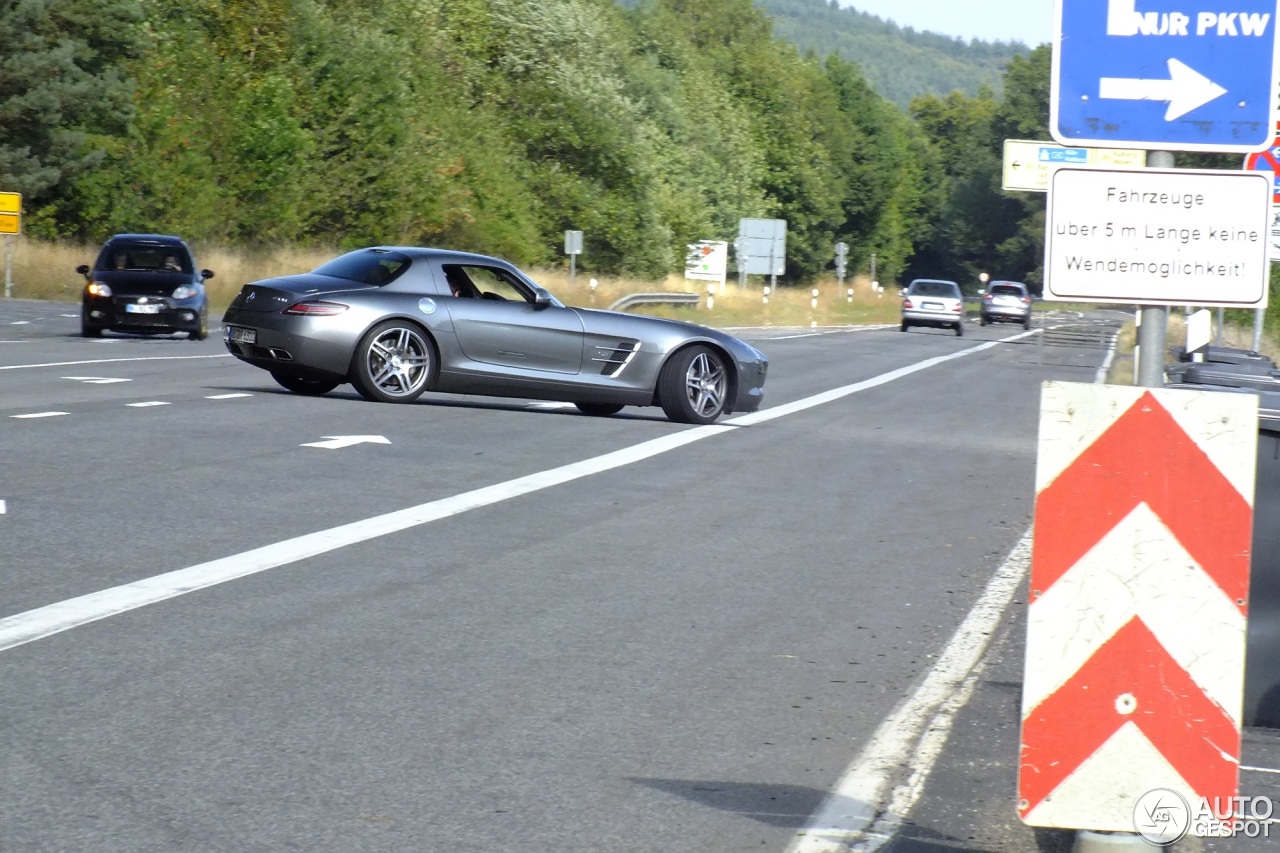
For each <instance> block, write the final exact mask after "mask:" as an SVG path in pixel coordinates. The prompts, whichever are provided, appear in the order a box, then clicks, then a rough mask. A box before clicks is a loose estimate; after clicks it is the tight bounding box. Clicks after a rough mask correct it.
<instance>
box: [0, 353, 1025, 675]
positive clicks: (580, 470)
mask: <svg viewBox="0 0 1280 853" xmlns="http://www.w3.org/2000/svg"><path fill="white" fill-rule="evenodd" d="M1019 337H1020V336H1019ZM1011 340H1012V339H1011ZM998 343H1000V342H999V341H994V342H991V343H988V344H983V345H982V346H979V347H973V348H972V349H969V350H965V351H963V352H961V353H955V354H952V355H949V356H943V357H940V358H931V359H928V360H927V361H922V362H920V363H919V364H917V365H912V366H909V367H906V368H901V369H899V370H895V371H892V372H891V373H886V374H883V376H881V377H876V378H875V379H870V380H867V381H866V382H859V383H857V384H856V385H847V386H845V387H844V388H838V389H836V390H835V391H833V392H832V391H829V392H826V393H825V394H818V395H816V396H815V397H810V398H807V399H806V400H799V401H796V402H794V403H790V404H788V405H785V406H779V407H778V409H776V410H775V409H768V410H766V411H765V412H757V413H756V414H754V415H745V416H743V417H739V418H735V419H734V420H732V421H728V422H727V423H723V424H710V425H708V426H701V427H694V428H692V429H687V430H683V431H681V432H677V433H673V434H671V435H666V436H663V437H661V438H655V439H651V440H649V441H645V442H641V443H640V444H636V445H632V446H631V447H625V448H623V449H621V450H615V451H613V452H611V453H605V454H603V455H601V456H596V457H593V458H591V459H584V460H582V461H580V462H573V463H570V464H568V465H562V466H561V467H559V468H552V469H549V470H547V471H541V472H538V473H536V474H529V475H528V476H525V477H518V478H516V479H514V480H508V481H507V482H505V483H498V484H496V485H493V486H485V487H484V488H480V489H475V490H473V491H470V492H464V493H463V494H460V495H454V496H453V497H449V498H442V499H440V500H437V501H431V502H430V503H425V504H419V505H418V506H414V507H409V508H408V509H402V510H397V511H396V512H390V513H387V514H385V515H379V516H374V517H373V518H366V519H364V520H362V521H354V522H351V523H350V524H344V525H341V526H339V527H333V528H330V529H328V530H321V531H318V532H316V533H308V534H305V535H303V536H298V537H295V538H293V539H286V540H284V541H282V542H277V543H275V544H273V545H265V546H263V547H261V548H256V549H254V550H252V551H245V552H243V553H240V554H234V555H232V556H230V557H223V558H221V559H217V560H212V561H210V562H207V563H200V564H199V565H195V566H189V567H187V568H185V569H177V570H176V571H172V572H168V573H166V574H162V575H156V576H154V577H150V578H144V579H143V580H140V581H134V582H133V583H129V584H124V585H123V586H117V587H112V588H110V589H104V590H100V591H98V592H92V593H89V594H87V595H82V596H79V597H78V598H71V599H67V600H65V601H60V602H57V603H55V604H49V605H46V606H44V607H39V608H36V609H35V610H28V611H26V612H25V613H18V614H15V615H13V616H8V617H6V618H4V619H0V651H5V650H7V649H11V648H13V647H15V646H20V645H23V644H25V643H30V642H33V641H35V640H39V639H43V638H44V637H48V636H51V635H53V634H58V633H61V632H63V631H69V630H71V629H72V628H77V627H79V626H81V625H86V624H88V623H90V622H96V621H98V620H99V619H105V618H107V617H108V616H115V615H117V614H120V613H125V612H128V611H130V610H134V609H137V608H139V607H144V606H146V605H148V604H155V603H156V602H159V601H165V600H167V599H170V598H176V597H177V596H180V595H186V594H187V593H189V592H195V591H197V590H201V589H206V588H208V587H211V586H215V585H217V584H221V583H226V582H228V581H232V580H236V579H238V578H242V577H246V576H248V575H253V574H257V573H258V572H264V571H267V570H268V569H274V568H278V567H280V566H285V565H289V564H291V563H296V562H299V561H301V560H305V559H308V558H310V557H315V556H317V555H320V554H327V553H329V552H331V551H336V550H338V549H339V548H345V547H346V546H348V545H354V544H357V543H359V542H366V541H368V540H370V539H376V538H378V537H379V536H386V535H389V534H392V533H398V532H400V531H402V530H407V529H409V528H411V527H418V526H420V525H423V524H428V523H430V522H433V521H439V520H440V519H443V518H449V517H450V516H454V515H458V514H460V513H464V512H467V511H469V510H473V509H478V508H480V507H485V506H490V505H492V504H496V503H499V502H501V501H507V500H510V499H512V498H516V497H520V496H522V495H527V494H530V493H532V492H537V491H541V490H542V489H549V488H551V487H552V486H559V485H562V484H564V483H568V482H571V481H573V480H578V479H581V478H583V477H589V476H591V475H593V474H599V473H601V472H604V471H611V470H613V469H615V468H621V467H623V466H624V465H631V464H633V463H636V462H640V461H642V460H645V459H649V458H651V457H654V456H658V455H660V454H663V453H668V452H670V451H673V450H676V449H678V448H681V447H684V446H686V445H689V444H693V443H694V442H696V441H701V440H702V439H704V438H710V437H712V436H716V435H722V434H724V433H727V432H734V431H736V427H738V426H745V425H747V424H748V423H763V422H765V421H769V420H773V419H774V418H780V417H783V416H785V415H789V414H793V413H795V412H800V411H804V410H805V409H808V408H812V407H813V406H818V405H821V404H822V403H827V402H831V401H833V400H838V399H840V398H842V397H845V396H848V395H849V394H855V393H857V392H858V391H861V390H866V389H868V388H875V387H877V386H879V385H883V384H885V382H892V381H893V379H900V378H902V377H903V376H909V375H911V374H912V373H915V372H917V371H918V370H924V369H925V368H926V367H932V366H934V365H937V364H942V363H944V362H946V361H950V360H952V359H955V358H959V357H961V356H963V355H970V354H973V353H977V352H982V351H983V350H985V349H989V348H990V347H993V346H995V345H996V344H998ZM885 377H890V378H885ZM775 411H776V412H777V414H771V413H773V412H775ZM756 415H763V416H764V417H756Z"/></svg>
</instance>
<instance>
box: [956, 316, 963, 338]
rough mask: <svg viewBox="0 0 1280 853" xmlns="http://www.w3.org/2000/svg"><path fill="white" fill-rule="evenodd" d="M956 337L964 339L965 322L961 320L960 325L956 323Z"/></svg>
mask: <svg viewBox="0 0 1280 853" xmlns="http://www.w3.org/2000/svg"><path fill="white" fill-rule="evenodd" d="M956 337H957V338H963V337H964V320H961V321H960V322H959V323H956Z"/></svg>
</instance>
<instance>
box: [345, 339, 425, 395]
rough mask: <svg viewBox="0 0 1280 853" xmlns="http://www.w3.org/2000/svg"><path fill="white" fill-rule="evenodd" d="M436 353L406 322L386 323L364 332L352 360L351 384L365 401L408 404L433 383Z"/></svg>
mask: <svg viewBox="0 0 1280 853" xmlns="http://www.w3.org/2000/svg"><path fill="white" fill-rule="evenodd" d="M435 373H436V349H435V344H434V343H433V342H432V341H431V338H430V336H429V335H427V333H426V332H424V331H423V330H422V328H421V327H420V326H418V325H417V324H415V323H410V322H409V321H408V320H387V321H386V322H384V323H379V324H378V325H376V326H374V327H373V328H372V329H370V330H369V331H367V332H365V335H364V337H362V338H361V339H360V343H358V344H356V351H355V352H354V353H353V354H352V356H351V372H350V379H351V384H352V385H354V386H355V389H356V391H358V392H359V393H360V396H361V397H364V398H365V399H366V400H372V401H374V402H376V403H410V402H412V401H414V400H416V399H418V397H420V396H421V395H422V392H423V391H426V390H427V388H428V387H430V386H431V384H432V383H433V382H434V380H435Z"/></svg>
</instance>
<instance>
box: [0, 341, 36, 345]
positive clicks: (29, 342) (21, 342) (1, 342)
mask: <svg viewBox="0 0 1280 853" xmlns="http://www.w3.org/2000/svg"><path fill="white" fill-rule="evenodd" d="M31 343H35V341H0V344H31Z"/></svg>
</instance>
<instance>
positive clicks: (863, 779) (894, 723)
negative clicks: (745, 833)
mask: <svg viewBox="0 0 1280 853" xmlns="http://www.w3.org/2000/svg"><path fill="white" fill-rule="evenodd" d="M1030 562H1031V532H1030V531H1027V533H1025V534H1023V537H1022V539H1021V540H1020V541H1019V542H1018V544H1017V545H1016V546H1014V549H1013V551H1012V552H1011V553H1010V554H1009V556H1008V558H1006V559H1005V561H1004V563H1003V564H1002V565H1001V566H1000V568H999V569H997V570H996V573H995V575H994V576H993V577H992V578H991V580H990V581H989V582H988V583H987V587H986V589H985V590H983V592H982V595H981V596H980V597H979V598H978V601H977V603H976V604H974V605H973V609H971V610H970V611H969V614H968V615H967V616H966V617H965V619H964V622H962V623H960V627H959V628H958V629H956V632H955V634H954V635H952V637H951V639H950V641H948V643H947V645H946V647H945V648H944V649H943V651H942V653H941V655H939V657H938V662H937V663H935V664H934V665H933V667H932V668H931V669H930V670H929V674H928V675H927V676H925V679H924V681H923V682H922V683H921V685H920V687H919V688H917V690H916V692H915V693H913V694H912V695H911V696H909V697H908V698H907V699H906V701H904V702H903V703H902V704H901V705H899V706H898V708H897V709H896V710H895V711H894V712H893V713H892V714H890V715H889V717H887V718H886V719H885V721H884V722H883V723H881V724H880V726H879V727H878V728H877V729H876V731H875V734H873V735H872V736H871V740H870V741H868V743H867V745H866V746H865V747H863V750H862V754H861V755H859V756H858V757H857V758H856V759H854V761H853V763H852V764H850V765H849V767H848V768H847V769H846V770H845V772H844V775H842V776H841V777H840V781H839V782H837V783H836V786H835V789H834V790H833V791H832V792H831V795H830V796H829V797H828V798H827V801H826V802H825V803H824V804H823V805H822V807H821V808H820V809H819V810H818V812H817V813H816V814H815V815H814V816H813V817H812V818H811V819H810V821H809V825H808V826H807V827H806V828H805V829H804V830H803V832H802V833H801V834H800V837H798V838H797V839H796V840H795V841H793V842H792V843H791V845H790V846H789V847H788V848H787V853H870V851H873V850H876V849H878V848H879V847H880V846H881V845H882V844H884V842H885V841H887V840H888V838H885V837H882V836H876V837H872V836H870V835H869V832H870V831H872V830H873V828H882V829H884V830H892V829H893V828H895V827H896V826H897V825H898V824H900V823H901V822H902V819H903V818H904V817H905V816H906V810H909V809H910V807H911V805H912V804H914V802H915V799H916V798H917V797H919V794H920V790H921V789H922V788H923V786H924V779H925V778H927V776H928V773H929V771H930V770H931V769H932V767H933V764H934V762H936V761H937V759H938V755H939V754H940V753H941V751H942V747H943V746H944V745H945V743H946V738H945V737H942V738H938V737H926V738H925V739H923V740H921V734H922V732H924V731H925V728H926V724H928V725H929V727H930V728H932V726H933V725H944V726H945V727H946V728H947V729H949V728H950V726H951V721H952V717H953V716H954V714H955V712H956V711H957V710H958V709H959V707H960V705H959V704H957V703H955V702H949V701H948V700H949V699H951V698H952V697H953V696H954V695H956V694H958V693H962V692H963V691H964V690H965V687H966V683H967V682H968V681H969V679H970V678H974V677H975V668H976V667H978V666H979V664H980V663H981V661H982V656H983V655H984V654H986V651H987V646H988V645H989V644H990V642H991V638H992V635H993V633H994V630H995V627H996V625H997V624H998V623H999V621H1000V618H1001V617H1002V616H1003V614H1004V611H1005V608H1006V607H1008V605H1009V602H1010V601H1011V600H1012V599H1013V596H1014V593H1015V592H1016V591H1017V589H1018V584H1020V583H1021V582H1022V578H1023V575H1025V574H1026V571H1027V566H1028V565H1029V564H1030ZM969 689H970V690H972V685H971V684H970V685H969ZM915 743H918V747H916V748H915V749H914V750H913V747H912V744H915ZM913 752H914V753H915V754H914V755H913V754H912V753H913ZM907 770H910V771H911V776H910V777H909V778H908V779H907V780H906V781H905V782H904V783H903V784H902V785H901V786H900V787H899V791H901V792H902V793H901V794H899V791H894V792H892V793H891V792H890V791H889V786H890V785H891V784H892V783H893V781H894V779H895V778H897V777H898V776H899V775H900V774H901V773H903V772H905V771H907ZM921 774H923V775H921ZM886 806H891V807H888V808H887V807H886ZM895 811H896V813H894V812H895ZM882 813H883V814H882ZM876 823H880V824H881V826H880V827H875V824H876ZM854 845H857V846H854Z"/></svg>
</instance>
